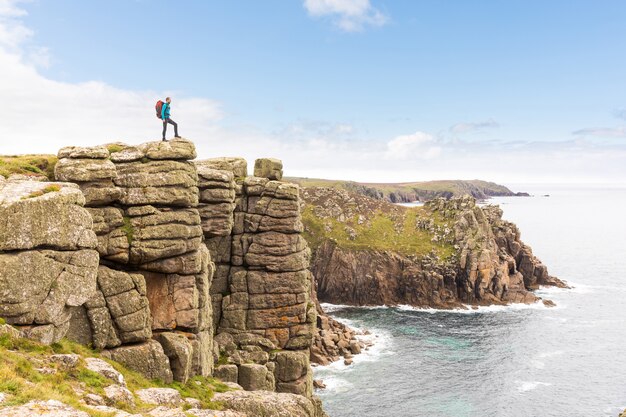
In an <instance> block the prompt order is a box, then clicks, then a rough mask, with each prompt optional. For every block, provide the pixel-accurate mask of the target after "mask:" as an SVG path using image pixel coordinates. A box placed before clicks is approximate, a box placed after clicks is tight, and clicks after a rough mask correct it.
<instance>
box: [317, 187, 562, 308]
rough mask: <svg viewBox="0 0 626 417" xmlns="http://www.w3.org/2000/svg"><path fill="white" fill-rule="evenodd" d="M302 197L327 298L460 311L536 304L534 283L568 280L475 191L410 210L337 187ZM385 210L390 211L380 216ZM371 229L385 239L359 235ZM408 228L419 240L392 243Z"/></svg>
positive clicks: (320, 290)
mask: <svg viewBox="0 0 626 417" xmlns="http://www.w3.org/2000/svg"><path fill="white" fill-rule="evenodd" d="M305 195H306V198H307V202H308V203H309V204H310V207H311V213H314V216H315V217H314V220H312V221H309V222H307V227H308V228H309V229H310V230H309V231H308V233H309V234H310V235H311V237H310V240H312V241H316V242H318V245H317V247H316V250H315V256H314V259H313V263H312V271H313V272H314V274H315V276H316V278H317V280H318V286H319V287H318V296H319V298H320V300H322V301H326V302H331V303H336V304H353V305H398V304H409V305H413V306H419V307H435V308H458V307H464V305H466V304H471V305H487V304H508V303H517V302H522V303H531V302H535V301H537V300H538V297H536V296H535V295H534V294H533V293H532V292H530V290H532V289H534V288H536V287H537V285H557V286H563V285H564V284H563V283H562V282H561V281H559V280H558V279H556V278H554V277H551V276H550V275H549V274H548V272H547V269H546V267H545V266H544V265H543V264H541V262H540V261H539V260H538V259H537V258H536V257H534V256H533V255H532V251H531V249H530V248H529V247H528V246H527V245H525V244H524V243H523V242H521V240H520V234H519V230H518V229H517V227H515V225H513V224H512V223H510V222H506V221H503V220H502V219H501V216H502V211H501V210H500V209H499V208H497V207H485V208H481V207H479V206H477V205H476V202H475V200H474V198H472V197H470V196H465V197H461V198H453V199H450V200H446V199H443V198H440V199H435V200H433V201H431V202H429V203H427V204H426V205H425V206H424V207H423V208H417V209H407V208H403V207H398V206H392V205H388V204H386V203H382V202H373V201H369V199H367V198H366V197H362V196H358V195H354V194H350V193H346V192H343V191H336V190H327V189H325V190H322V191H318V190H307V192H306V193H305ZM381 212H383V213H387V214H386V215H385V216H386V217H385V216H383V217H384V218H383V219H382V220H381V218H380V213H381ZM374 216H379V217H374ZM309 219H311V217H309ZM315 219H317V220H321V222H322V224H319V223H316V221H317V220H315ZM385 226H386V227H387V228H385ZM371 227H377V228H379V229H380V230H381V232H380V236H378V237H375V238H374V239H373V240H367V241H366V240H364V239H365V238H364V237H362V236H360V235H359V233H366V232H363V231H362V230H369V229H370V228H371ZM407 227H409V228H414V230H413V232H412V233H415V238H414V240H416V241H421V243H420V245H416V246H414V247H410V246H408V245H407V248H406V249H405V247H403V246H402V245H401V244H398V243H397V242H396V243H394V239H399V238H400V237H397V238H395V237H394V236H395V234H398V233H399V234H400V235H402V234H403V233H408V232H407V229H406V228H407ZM340 228H344V229H345V230H347V232H346V231H344V230H343V229H340ZM357 229H358V231H357ZM337 230H339V231H340V232H341V233H339V234H335V236H336V237H335V238H334V237H332V236H333V233H335V232H337ZM363 242H364V243H363ZM366 244H367V245H366ZM376 245H379V247H383V249H382V250H381V249H378V248H377V247H376ZM394 245H395V246H394ZM386 247H389V248H392V249H391V250H385V249H384V248H386ZM393 248H396V249H393Z"/></svg>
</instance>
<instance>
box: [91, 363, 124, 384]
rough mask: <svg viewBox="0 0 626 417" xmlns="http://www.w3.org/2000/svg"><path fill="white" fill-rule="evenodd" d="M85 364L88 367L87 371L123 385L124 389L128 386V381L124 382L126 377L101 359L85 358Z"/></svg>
mask: <svg viewBox="0 0 626 417" xmlns="http://www.w3.org/2000/svg"><path fill="white" fill-rule="evenodd" d="M85 364H86V366H87V369H89V370H90V371H92V372H96V373H98V374H100V375H102V376H103V377H105V378H107V379H110V380H111V381H113V382H115V383H116V384H117V385H121V386H123V387H125V386H126V381H124V375H122V374H121V373H119V372H118V371H117V370H116V369H115V368H114V367H112V366H111V365H110V364H109V363H108V362H106V361H103V360H102V359H99V358H85Z"/></svg>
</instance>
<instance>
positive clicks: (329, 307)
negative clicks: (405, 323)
mask: <svg viewBox="0 0 626 417" xmlns="http://www.w3.org/2000/svg"><path fill="white" fill-rule="evenodd" d="M320 306H322V310H324V312H325V313H334V312H335V311H340V310H345V309H346V308H359V309H363V310H380V309H385V308H390V307H389V306H387V305H382V306H351V305H347V304H331V303H320Z"/></svg>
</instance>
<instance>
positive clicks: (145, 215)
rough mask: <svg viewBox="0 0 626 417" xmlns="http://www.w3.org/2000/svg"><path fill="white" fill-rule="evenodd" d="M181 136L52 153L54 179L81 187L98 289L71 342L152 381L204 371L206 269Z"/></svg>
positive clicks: (188, 149) (208, 349) (187, 149)
mask: <svg viewBox="0 0 626 417" xmlns="http://www.w3.org/2000/svg"><path fill="white" fill-rule="evenodd" d="M195 156H196V153H195V147H194V145H193V143H191V142H189V141H186V140H175V141H171V142H149V143H146V144H143V145H140V146H128V145H124V144H120V143H116V144H111V145H107V146H98V147H93V148H76V147H70V148H63V149H61V150H60V151H59V162H58V163H57V165H56V168H55V174H56V177H57V178H58V179H60V180H64V181H72V182H75V183H76V184H78V185H79V187H80V189H81V190H82V191H83V193H84V194H85V198H86V206H87V207H88V208H87V210H88V211H89V212H90V213H91V215H92V217H93V219H94V231H95V233H96V235H97V239H98V244H97V249H98V252H99V254H100V262H101V265H100V267H99V268H98V274H97V275H98V277H97V293H96V295H95V296H93V297H92V298H90V299H89V300H88V301H87V302H86V303H85V305H84V306H81V307H79V308H77V309H76V310H75V312H74V314H73V320H72V327H71V330H72V331H71V332H70V333H69V337H70V338H73V339H75V340H77V341H80V342H81V343H85V344H92V345H93V346H94V347H96V348H99V349H105V351H104V354H105V355H106V356H108V357H110V358H112V359H114V360H117V361H119V362H122V363H124V364H126V365H127V366H129V367H130V368H132V369H135V370H137V371H139V372H142V373H144V374H145V375H147V376H149V377H150V378H158V379H161V380H163V381H166V382H167V381H171V380H172V378H173V377H174V378H176V379H177V380H179V381H183V382H184V381H186V380H187V379H188V378H189V377H191V376H194V375H203V376H206V375H210V373H211V370H212V366H213V360H212V350H213V341H212V339H213V327H212V314H211V303H210V299H209V287H210V285H211V279H212V276H213V268H214V267H213V264H212V262H211V260H210V257H209V252H208V250H207V249H206V247H205V246H204V245H203V243H202V241H203V232H202V224H201V222H200V213H199V211H198V208H197V207H196V206H197V203H198V175H197V172H196V167H195V165H194V164H193V163H192V162H189V160H191V159H193V158H195Z"/></svg>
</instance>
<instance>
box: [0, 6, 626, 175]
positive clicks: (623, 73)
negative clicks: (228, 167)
mask: <svg viewBox="0 0 626 417" xmlns="http://www.w3.org/2000/svg"><path fill="white" fill-rule="evenodd" d="M3 9H4V13H3ZM0 16H3V17H0V29H1V28H2V27H3V26H4V28H5V31H4V32H5V33H8V34H12V35H11V36H5V42H4V52H5V59H6V60H7V63H6V64H4V65H3V67H6V66H7V65H14V66H15V68H16V70H15V71H14V73H18V70H19V72H20V74H21V72H24V74H27V73H28V71H30V72H31V73H30V74H28V75H24V76H15V74H13V73H12V74H10V77H13V76H15V77H16V78H15V81H14V82H12V84H13V86H14V88H13V89H11V91H5V90H7V89H3V88H2V87H0V94H2V95H3V96H4V97H7V95H8V97H9V98H10V99H11V106H12V107H13V106H17V107H18V109H17V110H15V109H13V110H12V112H18V111H20V112H21V113H20V114H21V115H24V114H26V113H28V114H29V115H30V116H31V120H32V119H34V120H33V122H35V124H37V125H39V126H38V129H40V130H37V129H35V127H29V130H28V132H25V133H24V137H23V141H21V143H25V142H28V143H32V148H33V151H41V152H55V151H56V148H52V146H53V145H54V146H56V145H57V144H61V141H62V140H66V141H67V140H70V141H77V142H78V143H74V144H81V142H87V143H83V144H95V143H97V140H100V141H102V140H104V139H105V138H107V139H109V138H119V139H122V140H126V141H130V142H132V141H139V140H147V139H152V138H153V137H154V136H158V126H156V130H157V132H156V134H155V133H153V132H152V131H151V129H153V127H152V126H154V123H155V122H154V121H153V120H150V122H151V123H152V124H151V125H148V120H147V119H146V120H143V119H141V121H140V120H139V118H140V116H137V115H139V114H140V113H139V108H140V107H141V106H142V105H145V107H147V108H148V110H150V109H149V108H150V107H151V106H152V105H153V104H152V102H153V101H155V100H152V98H155V99H156V98H159V97H161V96H162V95H163V94H170V95H172V97H173V98H174V107H173V116H172V117H173V118H175V119H176V117H178V118H179V120H178V121H179V122H180V124H181V132H182V133H183V135H185V136H188V137H189V138H190V139H192V140H195V141H196V142H197V143H198V145H199V146H198V147H199V150H200V151H201V156H204V157H210V156H217V155H216V153H217V152H220V154H229V155H235V154H243V155H244V156H246V157H247V158H249V159H253V158H254V157H258V156H268V155H269V156H277V157H280V158H283V159H284V160H285V164H286V170H287V172H288V173H290V174H294V175H308V176H324V177H334V178H339V177H344V178H350V179H357V180H367V181H376V180H380V181H400V180H407V181H408V180H418V179H431V178H452V177H454V178H475V177H481V178H485V179H490V180H498V181H503V182H537V181H552V182H554V181H559V182H560V181H586V182H626V168H624V167H623V166H622V165H626V164H625V163H624V162H626V159H625V158H626V25H624V21H626V3H625V2H623V1H609V0H607V1H601V2H598V1H571V0H570V1H549V2H546V1H506V2H502V1H469V0H464V1H453V0H450V1H445V2H443V1H435V0H430V1H420V0H415V1H408V0H406V1H390V0H387V1H383V0H369V1H368V0H305V1H300V0H289V1H287V0H263V1H251V0H249V1H227V2H226V1H200V0H198V1H191V0H189V1H178V2H172V1H148V0H137V1H130V0H125V1H124V0H109V1H107V2H94V1H79V0H54V1H52V0H33V1H29V2H23V1H18V0H0ZM2 25H3V26H2ZM6 28H8V30H7V29H6ZM16 28H21V29H22V33H21V34H20V33H19V32H20V31H17V32H18V33H17V34H15V32H16ZM0 34H2V30H0ZM12 37H13V38H15V39H14V40H13V41H11V38H12ZM6 39H9V41H6ZM0 47H2V41H0ZM0 63H2V62H0ZM5 71H7V70H6V69H5ZM33 71H34V72H35V73H36V74H35V75H33V74H32V72H33ZM0 76H2V73H0ZM31 76H32V77H35V76H36V77H38V79H37V80H31V81H29V78H28V77H31ZM5 79H6V78H5ZM20 82H23V83H24V86H23V87H24V89H26V90H27V89H28V88H29V87H28V86H29V85H33V84H36V83H38V82H42V85H48V86H50V87H49V88H48V87H45V88H44V87H41V88H39V89H38V91H39V92H40V91H42V88H44V89H45V91H46V94H45V95H46V99H45V100H51V101H52V102H57V103H60V104H59V108H62V109H63V113H62V114H60V115H59V116H58V117H54V118H53V119H54V120H53V121H49V120H48V118H47V117H46V115H41V116H38V114H39V113H37V112H38V111H41V109H39V110H38V109H29V107H28V105H26V104H25V103H24V101H25V100H27V98H26V97H29V96H26V97H25V96H24V93H23V92H20V91H23V90H24V89H18V88H15V86H16V85H17V84H18V83H20ZM86 85H88V86H89V87H85V86H86ZM81 88H82V90H80V89H81ZM57 90H58V91H57ZM78 90H80V91H78ZM83 90H90V91H91V92H90V93H86V92H85V91H83ZM16 91H17V92H16ZM49 91H54V94H53V93H49V94H48V92H49ZM11 94H14V96H12V95H11ZM32 94H33V96H34V97H36V94H37V91H34V92H33V93H32ZM77 96H80V97H77ZM129 97H131V98H129ZM45 100H44V102H45ZM177 100H178V101H177ZM177 104H179V105H178V107H177ZM73 106H74V107H73ZM92 106H93V109H91V107H92ZM98 106H101V107H102V108H101V109H100V108H98ZM85 107H89V108H90V109H91V111H89V112H87V113H85ZM78 108H80V109H82V110H80V111H79V110H77V109H78ZM75 112H77V114H79V116H77V117H76V118H72V117H71V115H72V114H73V113H75ZM99 112H101V114H102V118H99V117H98V113H99ZM12 114H13V113H12ZM20 114H17V115H15V117H16V118H17V119H18V120H22V117H21V116H20ZM76 119H80V120H76ZM25 120H28V119H25ZM60 120H62V123H61V122H60ZM38 121H40V122H41V123H37V122H38ZM56 122H59V123H60V124H61V125H60V126H58V127H54V126H53V128H52V129H46V128H45V126H46V125H49V124H50V123H52V124H53V125H54V123H56ZM140 126H141V128H140ZM148 126H150V127H148ZM9 128H11V130H8V129H9ZM79 128H80V129H83V130H82V132H81V131H80V129H79ZM2 129H4V130H5V131H3V130H2ZM20 130H21V129H20V126H19V125H14V126H6V125H5V126H4V127H0V134H2V136H3V137H4V136H5V135H6V134H9V135H17V137H19V135H20ZM148 130H150V131H148ZM45 137H48V138H49V140H44V139H43V138H45ZM92 142H94V143H92ZM6 151H8V152H15V149H11V148H8V149H6ZM263 152H264V154H262V155H261V154H259V153H263ZM1 153H7V152H5V151H1Z"/></svg>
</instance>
